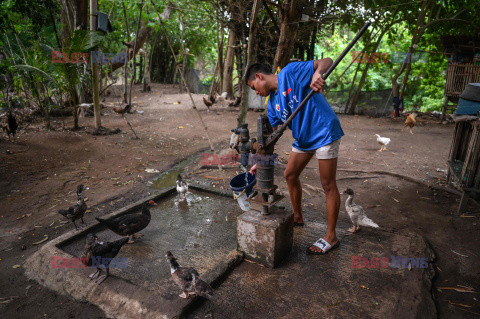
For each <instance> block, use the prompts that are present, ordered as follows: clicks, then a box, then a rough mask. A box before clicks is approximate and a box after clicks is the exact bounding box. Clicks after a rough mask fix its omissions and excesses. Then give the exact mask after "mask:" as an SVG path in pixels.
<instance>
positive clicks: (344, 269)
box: [188, 213, 436, 318]
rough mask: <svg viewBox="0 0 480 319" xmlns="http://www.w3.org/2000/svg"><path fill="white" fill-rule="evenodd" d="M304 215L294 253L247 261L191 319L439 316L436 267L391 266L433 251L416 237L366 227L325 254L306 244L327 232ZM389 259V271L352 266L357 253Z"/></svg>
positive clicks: (344, 238)
mask: <svg viewBox="0 0 480 319" xmlns="http://www.w3.org/2000/svg"><path fill="white" fill-rule="evenodd" d="M308 215H309V214H308V213H307V214H306V216H305V217H306V218H305V219H306V226H305V227H304V228H299V227H296V228H295V234H294V236H295V239H294V247H293V250H292V253H291V254H290V256H289V258H288V259H287V261H286V262H285V263H284V264H282V265H281V266H280V267H279V268H275V269H269V268H265V267H261V266H260V265H258V264H254V263H249V262H243V263H242V264H241V265H240V266H239V267H237V268H236V269H235V270H234V271H233V272H232V274H231V275H230V276H229V278H228V279H227V280H226V281H225V282H224V283H223V284H222V285H221V286H220V287H219V288H218V289H217V290H216V294H217V296H218V300H217V301H216V302H210V301H207V302H205V303H204V304H203V305H202V307H200V308H198V309H197V310H196V311H194V312H193V313H192V314H191V315H190V316H189V317H188V318H381V317H389V318H413V317H420V318H433V317H435V316H436V310H435V305H434V303H433V300H432V298H431V294H430V284H431V281H430V280H431V278H432V277H433V274H434V271H433V269H432V265H431V264H430V265H429V267H428V268H427V269H418V268H414V269H412V270H411V271H409V270H408V269H405V268H402V269H398V268H392V260H391V256H408V257H410V258H413V257H426V258H428V261H429V262H431V261H432V259H433V253H432V252H431V251H430V250H429V248H428V246H427V245H426V243H425V241H424V240H423V239H422V238H421V237H420V236H418V235H414V234H408V235H398V234H393V233H389V232H386V231H379V230H372V229H366V228H365V229H362V230H361V232H362V233H361V235H346V233H345V232H342V233H340V236H339V239H340V241H341V246H340V247H339V248H338V249H336V250H334V251H331V252H330V253H328V254H327V255H324V256H314V255H307V254H306V253H305V250H306V248H307V247H308V246H309V245H311V244H312V243H313V242H314V241H316V240H317V239H318V236H319V234H323V233H324V232H325V231H326V226H325V224H322V223H318V222H313V221H312V220H310V218H309V216H308ZM354 256H363V257H367V258H369V261H371V258H372V257H385V258H388V259H389V262H388V264H387V263H386V266H387V267H386V268H382V267H381V266H379V267H375V268H353V267H352V257H354Z"/></svg>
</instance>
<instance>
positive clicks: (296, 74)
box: [267, 61, 344, 151]
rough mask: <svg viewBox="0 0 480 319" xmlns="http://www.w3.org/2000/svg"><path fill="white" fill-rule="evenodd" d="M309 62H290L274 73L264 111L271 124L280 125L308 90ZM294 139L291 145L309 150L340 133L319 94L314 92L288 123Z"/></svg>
mask: <svg viewBox="0 0 480 319" xmlns="http://www.w3.org/2000/svg"><path fill="white" fill-rule="evenodd" d="M314 72H315V70H314V68H313V61H307V62H292V63H290V64H288V65H287V66H286V67H285V68H283V69H282V71H280V73H279V74H278V88H277V91H276V92H275V93H273V92H272V93H270V98H269V99H268V106H267V113H268V119H269V120H270V124H272V126H273V127H275V126H277V125H281V124H283V123H284V122H285V121H286V120H287V119H288V117H289V116H290V115H291V114H292V113H293V111H294V110H295V109H296V108H297V106H298V105H299V104H300V102H302V100H303V98H304V97H306V96H307V95H308V93H309V92H310V90H311V88H310V83H311V82H312V77H313V73H314ZM288 128H289V129H291V130H292V136H293V138H294V139H295V141H294V142H293V144H292V146H293V147H295V148H297V149H299V150H301V151H310V150H315V149H317V148H320V147H322V146H325V145H328V144H330V143H332V142H334V141H336V140H338V139H339V138H341V137H342V136H343V135H344V134H343V130H342V127H341V126H340V121H339V120H338V117H337V115H336V114H335V112H334V111H333V110H332V108H331V107H330V105H329V104H328V102H327V100H326V99H325V97H324V96H323V95H322V94H320V93H314V94H313V96H312V97H311V98H310V100H308V102H307V104H306V105H305V106H304V107H303V109H302V110H301V111H300V112H299V113H298V114H297V116H295V118H294V119H293V121H292V122H291V123H290V124H289V125H288Z"/></svg>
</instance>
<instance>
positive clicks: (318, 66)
mask: <svg viewBox="0 0 480 319" xmlns="http://www.w3.org/2000/svg"><path fill="white" fill-rule="evenodd" d="M332 64H333V60H332V59H330V58H326V59H321V60H315V61H313V68H314V69H315V73H313V77H312V83H311V84H310V87H311V88H312V89H313V91H315V92H317V93H318V92H322V88H323V86H324V85H325V80H324V79H323V78H322V74H323V73H325V72H327V70H328V68H330V66H331V65H332Z"/></svg>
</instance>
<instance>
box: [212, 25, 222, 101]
mask: <svg viewBox="0 0 480 319" xmlns="http://www.w3.org/2000/svg"><path fill="white" fill-rule="evenodd" d="M222 48H223V28H222V31H221V35H220V42H219V43H218V49H217V50H218V57H217V63H216V64H215V69H214V70H213V76H212V83H211V85H210V92H209V96H210V97H213V96H215V87H216V85H215V78H216V77H217V72H218V70H219V69H220V63H221V62H222V56H221V55H220V52H221V50H222ZM220 93H222V92H220Z"/></svg>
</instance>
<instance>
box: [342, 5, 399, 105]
mask: <svg viewBox="0 0 480 319" xmlns="http://www.w3.org/2000/svg"><path fill="white" fill-rule="evenodd" d="M395 13H396V11H395ZM395 13H394V15H393V18H394V16H395ZM393 18H392V19H393ZM393 24H394V22H393V21H392V22H390V23H389V24H388V25H386V26H385V28H384V29H383V30H382V33H380V35H379V36H378V39H377V42H376V43H375V44H374V45H373V47H372V53H371V54H370V55H369V57H368V61H367V64H366V65H365V69H364V70H363V74H362V77H361V78H360V82H359V83H358V87H357V92H356V93H355V96H354V97H353V99H352V103H350V109H349V111H348V113H349V114H354V113H355V107H356V106H357V103H358V100H359V98H360V94H361V92H362V87H363V84H364V83H365V80H366V78H367V74H368V69H369V68H370V65H371V63H378V62H379V59H380V58H379V57H378V55H376V56H377V60H376V61H375V60H373V59H374V54H375V53H376V51H377V49H378V47H379V46H380V43H381V42H382V38H383V36H384V35H385V33H386V32H387V31H388V30H390V28H391V27H392V26H393Z"/></svg>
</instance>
